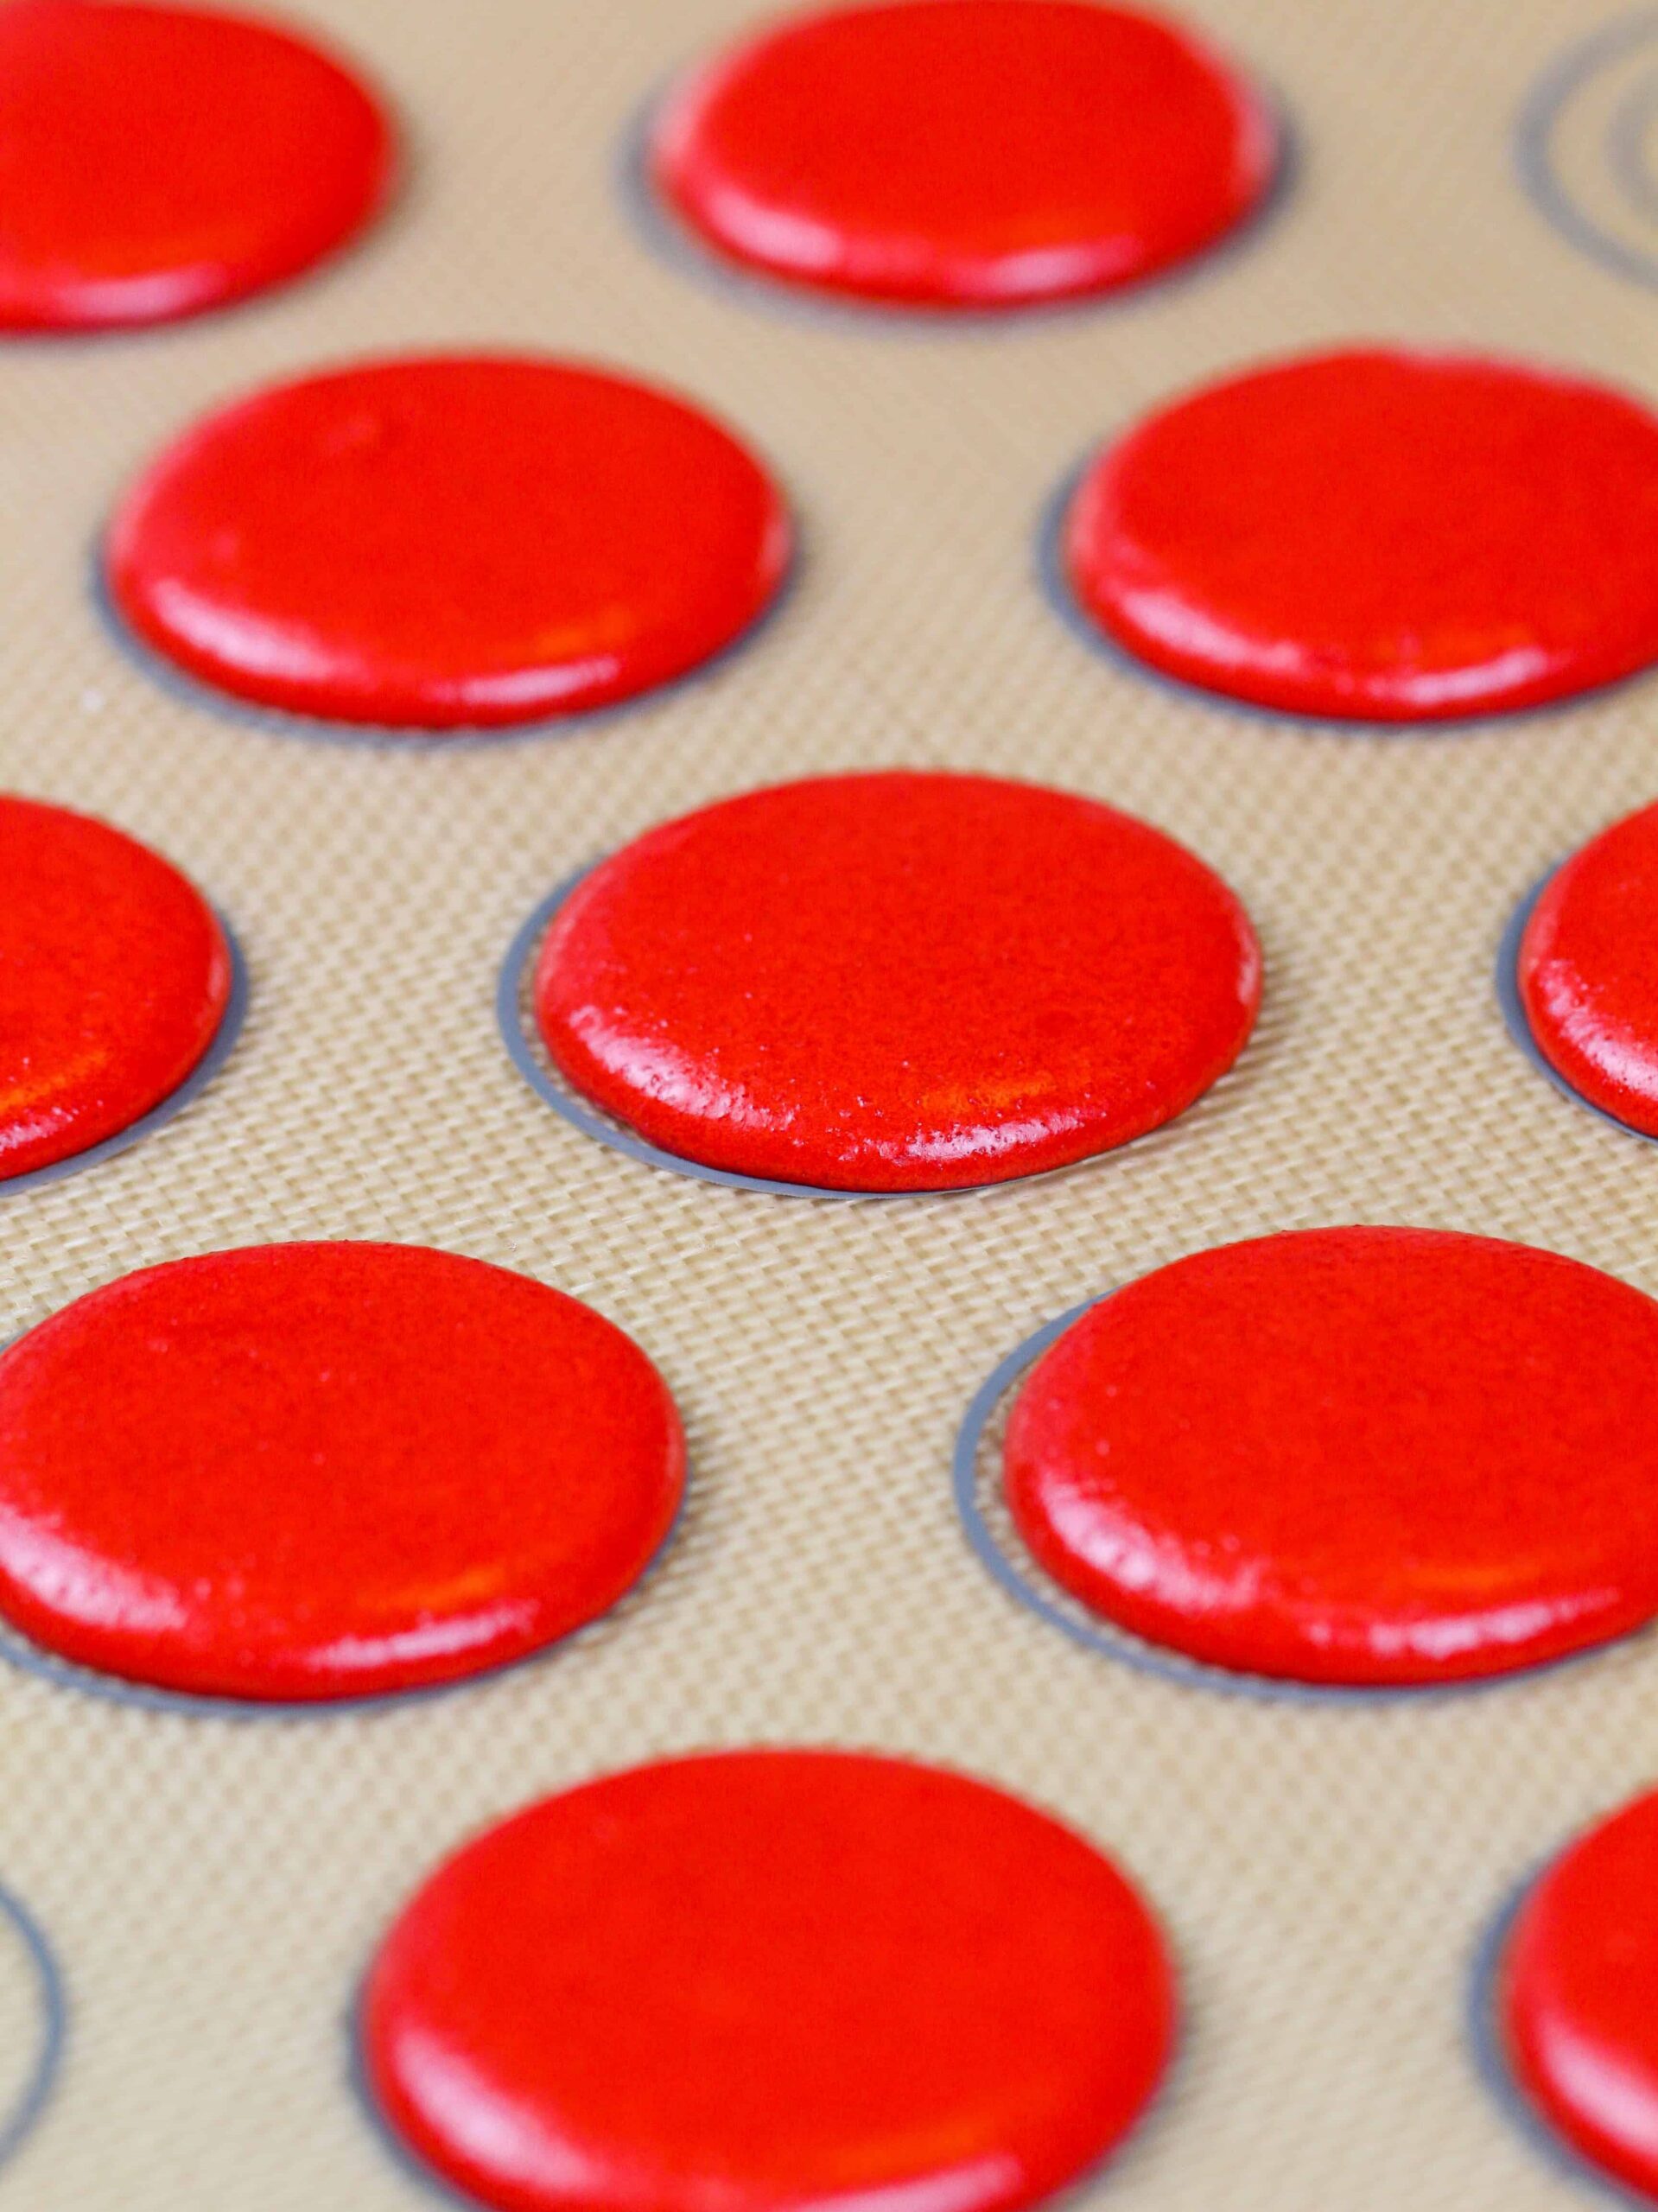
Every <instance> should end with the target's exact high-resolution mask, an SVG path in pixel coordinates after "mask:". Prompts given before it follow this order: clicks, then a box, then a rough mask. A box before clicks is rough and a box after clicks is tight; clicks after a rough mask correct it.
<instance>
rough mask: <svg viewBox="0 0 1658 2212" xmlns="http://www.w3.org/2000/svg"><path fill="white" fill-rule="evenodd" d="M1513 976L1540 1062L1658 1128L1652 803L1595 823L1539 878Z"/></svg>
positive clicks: (1652, 1131)
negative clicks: (1541, 883)
mask: <svg viewBox="0 0 1658 2212" xmlns="http://www.w3.org/2000/svg"><path fill="white" fill-rule="evenodd" d="M1515 983H1516V986H1517V988H1518V990H1519V994H1520V1003H1521V1007H1522V1009H1523V1011H1524V1013H1525V1017H1526V1024H1527V1027H1528V1028H1529V1030H1530V1032H1531V1034H1532V1038H1533V1040H1534V1043H1535V1044H1536V1046H1537V1049H1538V1051H1539V1052H1540V1053H1541V1054H1542V1055H1543V1058H1545V1059H1546V1060H1547V1062H1548V1064H1549V1065H1550V1066H1551V1067H1552V1068H1553V1069H1554V1070H1555V1071H1556V1072H1557V1073H1558V1074H1559V1075H1560V1076H1562V1077H1564V1078H1565V1080H1566V1082H1567V1083H1568V1084H1571V1086H1572V1089H1573V1090H1576V1091H1577V1092H1579V1094H1580V1095H1581V1096H1583V1097H1584V1098H1586V1099H1587V1100H1588V1102H1589V1103H1590V1104H1591V1106H1598V1107H1599V1108H1600V1109H1601V1111H1602V1112H1603V1113H1605V1114H1610V1115H1611V1116H1614V1118H1615V1119H1617V1121H1620V1122H1626V1123H1627V1124H1628V1126H1629V1128H1632V1129H1638V1130H1640V1131H1641V1132H1642V1135H1646V1136H1649V1137H1653V1136H1658V806H1648V807H1643V808H1642V810H1641V811H1640V812H1639V813H1638V814H1631V815H1629V816H1627V817H1625V818H1624V819H1623V821H1622V822H1616V823H1613V824H1612V826H1611V828H1610V829H1603V830H1602V831H1601V833H1600V835H1599V836H1598V837H1595V838H1591V841H1590V842H1589V843H1588V844H1586V845H1585V846H1584V847H1583V849H1582V850H1581V851H1579V852H1578V853H1575V854H1574V855H1572V858H1571V859H1570V860H1569V861H1566V864H1565V866H1564V867H1562V868H1559V869H1558V870H1557V871H1556V872H1555V874H1553V876H1552V877H1551V878H1550V879H1549V880H1548V882H1547V884H1546V885H1545V887H1544V888H1543V891H1542V893H1541V894H1540V897H1539V899H1538V900H1537V903H1536V905H1535V906H1534V907H1533V908H1532V911H1531V914H1530V916H1529V918H1528V920H1527V923H1526V926H1525V929H1524V931H1523V932H1522V933H1521V939H1520V948H1519V954H1518V957H1517V960H1516V962H1515Z"/></svg>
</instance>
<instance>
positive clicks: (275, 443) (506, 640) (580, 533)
mask: <svg viewBox="0 0 1658 2212" xmlns="http://www.w3.org/2000/svg"><path fill="white" fill-rule="evenodd" d="M789 547H790V532H789V525H788V519H787V516H786V513H785V509H784V506H783V505H782V502H781V500H780V499H779V497H778V493H777V491H776V489H775V487H774V486H773V485H772V481H771V480H770V479H769V477H768V476H767V475H766V474H765V471H764V470H763V469H762V468H761V467H760V466H759V463H758V462H757V461H755V460H754V459H753V457H752V455H751V454H748V453H747V452H746V450H745V449H744V448H743V447H741V446H740V445H739V444H738V443H737V442H736V441H735V440H734V438H733V437H732V436H731V435H729V433H728V432H727V431H726V430H724V429H721V427H720V425H719V424H718V423H715V422H713V421H711V420H710V419H709V418H708V416H705V415H703V414H702V413H700V412H698V411H697V410H696V409H694V408H692V407H690V406H688V405H687V404H684V403H683V401H681V400H678V399H676V398H674V397H671V396H670V395H669V394H668V393H665V392H663V391H655V390H653V389H651V388H650V387H648V386H646V385H639V384H635V383H632V382H631V381H629V380H627V379H626V378H620V377H616V376H611V375H607V374H605V373H603V372H600V371H597V370H594V369H589V368H585V367H581V366H577V365H571V364H569V363H564V362H559V361H554V360H543V359H529V358H518V357H510V356H501V355H465V354H454V355H439V356H435V357H426V358H410V359H397V360H384V361H378V362H372V363H369V364H366V365H360V366H358V367H353V368H346V369H340V370H335V371H333V372H327V373H326V374H322V375H319V376H314V377H309V378H304V379H303V380H302V381H300V382H297V383H294V384H287V385H276V386H274V387H272V388H270V389H269V390H267V391H261V392H258V393H256V394H255V395H254V396H253V397H251V398H248V399H245V400H243V401H241V402H239V403H238V404H235V405H232V406H231V407H228V408H226V409H225V410H223V411H222V412H220V413H219V414H216V415H213V416H209V417H208V418H207V419H206V421H205V422H203V423H200V424H199V425H198V426H197V427H196V428H195V429H194V430H192V431H190V432H189V433H187V435H185V436H184V437H183V438H181V440H180V441H179V442H178V443H177V444H175V446H173V447H172V448H169V449H168V451H167V452H166V453H164V454H162V456H161V458H160V459H159V460H158V461H156V462H155V463H154V464H153V466H152V467H150V468H149V471H148V473H147V474H145V475H144V476H143V478H142V480H140V481H139V483H138V484H137V486H136V487H135V488H134V489H133V490H132V491H131V492H130V493H129V495H128V497H127V498H126V499H125V500H124V502H123V504H122V505H121V507H120V510H119V512H118V514H117V516H116V518H115V522H114V524H113V526H112V528H111V532H110V539H109V548H108V577H109V586H110V591H111V597H112V599H113V601H114V604H115V606H116V608H117V610H118V613H120V614H121V616H122V617H123V618H124V620H125V621H126V622H127V623H128V624H129V625H130V627H131V629H132V630H133V631H134V632H136V633H137V636H138V637H139V638H140V639H143V641H144V642H145V643H146V644H147V645H150V646H153V647H154V648H155V650H156V652H160V653H162V654H163V655H165V656H166V658H168V659H169V660H171V661H173V662H175V663H176V664H178V665H179V666H180V667H181V668H183V669H184V670H186V671H187V672H188V673H189V674H191V675H192V676H195V677H200V679H201V680H202V681H203V682H204V683H209V684H212V685H214V686H215V687H217V688H218V689H219V690H225V691H229V692H232V693H233V694H235V695H236V696H238V697H240V698H245V699H249V700H252V701H254V702H257V703H258V704H261V705H264V706H268V707H278V708H284V709H289V711H291V712H295V713H300V714H306V715H318V716H321V717H323V718H325V719H327V720H331V721H346V722H362V723H380V724H384V725H388V726H392V727H398V728H422V729H451V728H466V727H487V726H491V725H499V724H504V723H511V722H522V721H533V720H535V719H537V718H539V717H541V716H544V715H556V714H568V713H574V712H576V711H578V710H581V709H586V708H592V707H598V706H603V705H607V704H608V703H610V702H613V701H616V700H619V699H623V698H626V697H629V696H632V694H634V693H636V692H638V691H642V690H646V689H648V688H650V687H651V686H652V685H655V684H659V683H665V682H667V681H668V680H669V679H670V677H676V676H681V675H683V674H684V673H685V672H686V671H689V669H692V668H694V667H696V666H697V665H698V664H700V663H702V662H703V661H706V660H708V659H709V658H712V657H713V656H714V655H715V653H717V652H719V651H720V650H721V647H723V646H725V645H729V644H730V643H731V642H732V640H733V639H735V638H736V637H737V636H738V635H739V634H740V632H742V631H744V630H745V629H746V628H747V627H748V626H749V625H750V624H751V623H752V622H753V620H755V619H756V617H757V616H758V615H759V613H761V612H762V610H763V609H764V608H765V606H766V605H767V603H768V602H769V601H770V600H771V599H772V596H773V594H775V593H776V591H777V589H778V585H779V584H780V582H781V581H782V579H783V575H784V573H785V569H786V568H787V565H788V559H789Z"/></svg>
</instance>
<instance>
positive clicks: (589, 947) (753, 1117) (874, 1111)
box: [535, 771, 1261, 1190]
mask: <svg viewBox="0 0 1658 2212" xmlns="http://www.w3.org/2000/svg"><path fill="white" fill-rule="evenodd" d="M1260 994H1261V957H1260V951H1259V949H1258V947H1257V945H1256V943H1255V933H1254V931H1252V930H1251V928H1250V926H1249V921H1248V916H1247V915H1246V914H1245V913H1244V912H1243V909H1242V906H1239V904H1238V902H1237V900H1236V899H1235V898H1234V897H1233V896H1232V894H1231V893H1230V892H1229V890H1228V889H1227V888H1226V887H1225V885H1224V884H1223V883H1222V882H1221V880H1219V878H1218V877H1217V876H1216V875H1214V874H1211V873H1210V870H1209V869H1208V868H1205V867H1204V864H1203V862H1202V861H1198V860H1196V859H1194V858H1193V856H1192V855H1191V854H1190V853H1188V852H1187V851H1185V849H1184V848H1183V847H1181V846H1179V845H1177V844H1175V843H1174V842H1172V840H1171V839H1170V838H1167V837H1166V836H1163V835H1162V834H1161V832H1160V831H1159V830H1156V829H1151V828H1149V827H1148V826H1147V824H1146V823H1143V822H1136V821H1135V820H1134V818H1133V817H1131V816H1128V815H1125V814H1118V813H1116V812H1115V811H1114V810H1112V809H1111V808H1109V807H1107V806H1102V805H1100V804H1098V803H1097V802H1096V801H1095V800H1093V799H1087V798H1077V797H1076V796H1074V795H1072V794H1070V793H1069V792H1064V791H1045V790H1043V789H1041V788H1039V786H1036V785H1029V784H1013V783H1004V782H1001V781H998V780H996V779H993V778H991V777H988V776H964V775H944V774H927V773H921V772H907V771H897V772H888V773H886V774H878V775H853V776H830V777H820V778H816V779H811V780H810V781H807V782H804V783H797V784H785V785H778V786H776V787H774V788H772V789H770V790H766V791H751V792H748V793H746V795H745V796H743V797H742V798H734V799H727V800H724V801H722V802H721V803H720V804H718V805H715V806H711V807H708V808H705V809H704V810H702V812H701V813H698V814H692V815H688V816H686V817H684V818H683V820H680V821H677V822H670V823H665V824H664V826H663V827H661V828H659V829H652V830H651V831H649V832H648V833H647V834H646V835H645V836H643V837H641V838H639V839H638V840H637V842H634V843H633V844H632V845H629V846H627V847H626V849H625V850H623V851H621V852H619V853H617V854H615V855H613V857H612V858H611V859H609V860H607V861H605V862H603V863H602V864H601V865H600V867H598V868H594V870H593V872H592V874H589V875H588V877H587V878H586V879H585V880H584V881H583V882H582V883H581V886H580V887H578V888H577V890H576V891H575V893H573V894H572V895H571V896H570V898H569V899H568V900H567V901H566V902H565V904H564V906H563V907H562V910H561V911H560V912H559V914H558V915H557V917H556V919H555V921H554V923H553V925H552V927H551V929H550V930H549V932H548V934H547V938H546V939H545V942H544V944H543V948H542V952H541V957H540V959H539V962H538V963H537V970H536V976H535V1003H536V1011H537V1019H538V1020H539V1023H540V1027H541V1032H542V1035H543V1039H544V1040H545V1042H546V1045H547V1047H548V1050H549V1052H550V1053H551V1054H552V1056H553V1058H554V1059H555V1060H556V1062H557V1064H558V1065H559V1067H560V1068H561V1069H562V1071H563V1072H564V1073H565V1075H566V1076H568V1077H569V1079H570V1081H571V1082H572V1083H573V1084H575V1085H576V1086H577V1088H578V1089H580V1090H581V1091H583V1092H584V1093H585V1094H586V1095H587V1096H588V1097H590V1098H593V1099H594V1100H596V1101H597V1102H598V1103H599V1104H600V1105H601V1106H603V1107H605V1108H606V1109H607V1110H608V1111H610V1112H611V1113H613V1114H614V1115H616V1116H618V1117H619V1119H621V1120H622V1121H624V1122H628V1123H629V1124H630V1125H631V1126H632V1128H636V1129H638V1131H639V1132H640V1133H641V1134H642V1135H644V1136H645V1137H647V1138H648V1139H649V1140H650V1141H651V1142H652V1143H654V1144H657V1145H660V1146H662V1147H664V1149H665V1150H667V1151H669V1152H672V1153H676V1154H679V1155H681V1156H682V1157H683V1158H686V1159H689V1160H700V1161H702V1162H704V1163H706V1164H708V1165H711V1166H717V1167H723V1168H730V1169H735V1170H737V1171H739V1172H740V1173H746V1174H753V1175H760V1176H766V1177H771V1178H773V1179H778V1180H781V1181H786V1182H794V1183H800V1184H809V1185H817V1186H820V1187H823V1188H828V1189H847V1190H942V1189H947V1188H950V1187H951V1186H954V1185H963V1184H975V1183H988V1182H999V1181H1001V1180H1004V1179H1007V1178H1008V1177H1012V1176H1018V1175H1032V1174H1036V1173H1040V1172H1041V1171H1042V1170H1043V1169H1045V1168H1049V1167H1057V1166H1062V1165H1063V1164H1064V1163H1065V1162H1066V1161H1069V1160H1080V1159H1083V1158H1084V1157H1085V1156H1086V1155H1088V1154H1091V1153H1096V1152H1103V1151H1106V1150H1108V1149H1109V1147H1112V1146H1114V1145H1120V1144H1124V1143H1127V1142H1128V1140H1129V1139H1130V1138H1131V1137H1136V1136H1140V1135H1142V1134H1143V1133H1144V1132H1145V1131H1146V1130H1147V1129H1152V1128H1156V1127H1158V1125H1159V1123H1161V1122H1166V1121H1169V1120H1170V1119H1172V1116H1175V1115H1177V1114H1178V1113H1180V1112H1181V1111H1182V1110H1183V1109H1185V1107H1187V1106H1189V1105H1190V1104H1191V1102H1192V1100H1193V1099H1195V1098H1196V1097H1197V1096H1198V1095H1199V1093H1200V1092H1202V1091H1204V1090H1207V1089H1208V1088H1209V1086H1210V1084H1212V1083H1213V1082H1214V1081H1215V1079H1216V1077H1217V1076H1219V1075H1220V1074H1221V1073H1222V1072H1223V1070H1224V1069H1226V1068H1228V1067H1229V1066H1230V1065H1231V1064H1232V1062H1233V1060H1234V1059H1236V1057H1237V1055H1238V1053H1239V1052H1241V1051H1242V1047H1243V1044H1244V1040H1245V1039H1247V1037H1248V1033H1249V1030H1250V1027H1251V1026H1252V1025H1253V1023H1254V1020H1255V1009H1256V1007H1257V1005H1258V1004H1259V1001H1260Z"/></svg>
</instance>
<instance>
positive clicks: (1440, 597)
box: [1064, 350, 1658, 721]
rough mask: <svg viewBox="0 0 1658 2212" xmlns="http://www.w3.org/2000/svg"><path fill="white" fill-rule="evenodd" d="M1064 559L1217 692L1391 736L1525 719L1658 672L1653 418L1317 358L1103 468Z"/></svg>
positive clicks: (1585, 396) (1107, 624)
mask: <svg viewBox="0 0 1658 2212" xmlns="http://www.w3.org/2000/svg"><path fill="white" fill-rule="evenodd" d="M1064 545H1065V558H1066V563H1067V565H1068V568H1069V571H1070V581H1071V584H1072V587H1073V588H1074V589H1075V591H1076V594H1077V598H1078V599H1079V600H1080V601H1081V603H1082V605H1083V608H1084V610H1085V611H1086V612H1087V613H1089V615H1090V616H1091V617H1092V618H1093V619H1094V620H1096V622H1097V623H1098V624H1099V625H1100V626H1101V627H1102V629H1103V630H1105V631H1107V632H1109V634H1110V635H1111V636H1112V637H1114V638H1115V639H1117V640H1118V642H1119V643H1121V645H1126V646H1127V647H1128V651H1129V652H1132V653H1134V654H1137V655H1138V656H1139V658H1140V659H1142V660H1146V661H1149V662H1150V663H1151V664H1152V665H1153V667H1155V668H1160V669H1165V670H1166V671H1168V672H1169V673H1170V674H1172V675H1174V676H1178V677H1184V678H1185V681H1186V682H1187V683H1197V684H1201V685H1203V686H1204V689H1205V690H1211V691H1223V692H1226V693H1228V694H1229V696H1232V697H1234V698H1238V699H1248V700H1253V701H1255V702H1257V703H1258V704H1260V705H1261V706H1267V707H1276V708H1284V709H1291V710H1293V711H1295V712H1299V713H1305V714H1313V715H1337V716H1350V717H1354V718H1357V719H1368V720H1375V721H1435V720H1439V719H1443V718H1445V717H1447V716H1452V715H1474V714H1488V713H1492V712H1496V711H1498V710H1501V709H1510V708H1515V707H1527V706H1533V705H1536V704H1539V703H1540V702H1544V701H1546V700H1550V699H1560V698H1565V697H1567V696H1570V695H1571V694H1572V693H1574V692H1579V691H1585V690H1590V689H1591V687H1592V686H1594V685H1596V684H1600V683H1610V681H1612V680H1613V678H1615V677H1622V676H1628V675H1629V674H1631V673H1632V672H1633V671H1636V669H1640V668H1644V667H1645V666H1647V664H1648V663H1649V662H1650V661H1652V660H1653V659H1655V658H1658V416H1653V415H1651V414H1649V413H1648V411H1647V410H1646V409H1645V408H1643V407H1642V406H1639V405H1637V404H1636V402H1635V401H1633V400H1630V399H1625V398H1623V397H1620V395H1619V394H1617V392H1613V391H1605V390H1604V389H1602V388H1601V387H1600V386H1598V385H1590V384H1583V383H1579V382H1578V381H1576V380H1574V379H1572V378H1566V377H1561V376H1553V375H1549V374H1547V373H1545V372H1542V371H1540V370H1537V369H1531V368H1525V367H1521V366H1518V365H1513V364H1509V363H1503V362H1497V361H1488V360H1477V359H1463V358H1458V357H1457V356H1454V355H1448V354H1431V353H1401V352H1393V353H1389V352H1384V351H1381V350H1375V351H1370V352H1363V353H1330V354H1321V355H1317V356H1313V357H1312V358H1309V359H1304V360H1299V361H1291V362H1288V363H1286V364H1284V365H1280V366H1277V367H1273V368H1267V369H1260V370H1256V371H1255V372H1252V373H1251V374H1248V375H1247V376H1242V377H1238V378H1234V379H1233V380H1232V381H1230V382H1229V383H1225V384H1219V385H1212V386H1210V388H1209V389H1208V390H1207V391H1200V392H1198V393H1197V394H1196V395H1195V396H1194V397H1191V398H1187V399H1183V400H1180V401H1178V403H1176V404H1174V405H1172V406H1171V407H1168V408H1166V409H1165V410H1163V411H1162V412H1161V413H1159V414H1157V415H1153V416H1151V418H1150V419H1149V420H1148V421H1147V422H1145V423H1142V424H1141V425H1140V428H1139V429H1135V430H1133V431H1131V432H1130V433H1129V434H1128V436H1126V437H1124V438H1122V439H1121V441H1119V442H1118V443H1116V444H1115V445H1114V446H1112V447H1110V448H1108V449H1107V450H1106V452H1105V453H1104V454H1102V455H1101V457H1100V458H1099V459H1098V460H1097V461H1095V463H1094V465H1093V466H1092V467H1091V468H1090V469H1089V472H1088V474H1087V475H1086V476H1085V477H1084V479H1083V483H1082V486H1081V487H1080V489H1079V490H1078V491H1077V494H1076V497H1075V499H1074V500H1073V502H1072V505H1071V508H1070V516H1069V518H1068V520H1067V524H1066V527H1065V537H1064Z"/></svg>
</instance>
